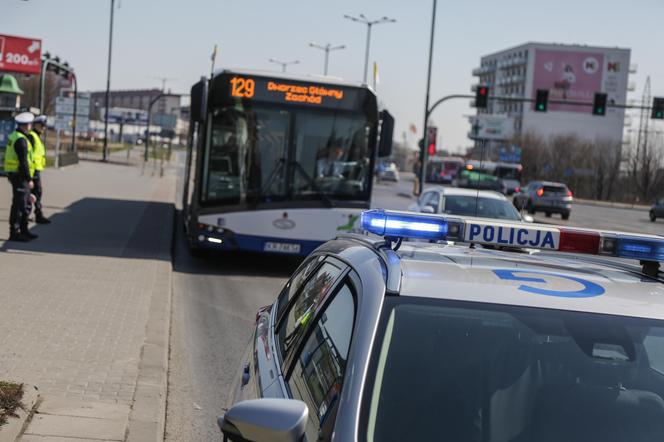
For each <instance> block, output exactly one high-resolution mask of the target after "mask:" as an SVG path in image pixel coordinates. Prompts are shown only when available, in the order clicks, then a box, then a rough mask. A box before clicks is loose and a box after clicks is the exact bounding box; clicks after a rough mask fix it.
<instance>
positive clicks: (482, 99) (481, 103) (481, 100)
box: [475, 86, 489, 109]
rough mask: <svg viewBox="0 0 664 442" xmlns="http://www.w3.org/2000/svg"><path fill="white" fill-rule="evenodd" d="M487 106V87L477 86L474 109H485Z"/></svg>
mask: <svg viewBox="0 0 664 442" xmlns="http://www.w3.org/2000/svg"><path fill="white" fill-rule="evenodd" d="M488 104H489V87H488V86H477V89H476V90H475V107H476V108H478V109H486V108H487V105H488Z"/></svg>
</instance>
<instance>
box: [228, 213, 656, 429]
mask: <svg viewBox="0 0 664 442" xmlns="http://www.w3.org/2000/svg"><path fill="white" fill-rule="evenodd" d="M362 226H363V227H364V228H365V229H366V230H367V231H369V232H371V233H373V234H376V235H379V236H375V237H371V236H369V237H367V236H360V235H348V236H343V237H339V238H337V239H335V240H333V241H330V242H328V243H326V244H324V245H323V246H321V247H320V248H318V249H317V250H316V251H315V252H314V253H313V254H312V255H311V256H310V257H308V258H307V259H306V260H305V261H304V262H303V264H302V265H301V266H300V268H299V269H298V270H297V271H296V272H295V274H294V275H293V277H292V278H291V279H290V281H289V282H288V284H287V285H286V286H285V287H284V289H283V291H282V292H281V294H280V295H279V296H278V298H277V300H276V301H275V303H274V304H273V305H271V306H269V307H266V308H264V309H262V310H261V311H259V313H258V315H257V318H256V331H255V336H254V339H253V342H252V344H251V346H250V348H249V349H248V351H247V353H246V356H245V361H244V366H243V369H242V370H241V372H240V373H239V375H238V377H237V381H236V383H235V385H234V395H233V397H234V401H240V402H237V403H235V404H234V405H233V406H232V408H230V409H229V410H228V411H227V412H226V413H225V414H224V415H223V416H221V417H220V418H219V426H220V428H221V429H222V432H223V434H224V437H225V439H228V440H231V441H245V440H249V441H300V440H307V441H315V440H334V441H356V440H357V441H429V440H444V441H455V442H457V441H464V442H465V441H491V442H508V441H511V442H520V441H528V442H554V441H555V442H561V441H565V442H575V441H579V442H581V441H583V442H588V441H602V442H606V441H612V442H618V441H620V442H624V441H630V442H631V441H638V442H646V441H647V442H661V441H664V278H662V274H661V273H660V272H659V262H661V261H664V237H658V236H644V235H628V234H621V233H616V232H599V231H593V230H585V229H570V228H563V227H553V226H540V225H532V224H522V223H514V224H509V223H498V222H495V223H494V222H492V220H486V219H484V220H477V219H464V218H455V217H446V216H436V215H425V214H412V213H407V212H389V211H381V210H371V211H367V212H365V213H364V214H363V217H362ZM404 238H410V239H415V240H417V239H423V240H426V241H427V242H417V241H414V242H413V241H409V242H404V243H403V244H402V240H403V239H404ZM432 240H433V241H439V242H440V243H431V242H429V241H432ZM482 244H486V245H492V246H496V245H504V246H507V249H508V251H504V250H496V249H488V248H484V247H478V245H482ZM561 251H562V252H571V253H560V252H561ZM623 258H626V259H623ZM255 398H259V399H255ZM245 399H253V400H245Z"/></svg>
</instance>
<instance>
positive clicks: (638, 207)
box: [573, 198, 651, 211]
mask: <svg viewBox="0 0 664 442" xmlns="http://www.w3.org/2000/svg"><path fill="white" fill-rule="evenodd" d="M573 204H580V205H583V206H599V207H613V208H617V209H629V210H639V211H642V210H650V207H651V206H646V205H642V204H628V203H614V202H611V201H596V200H586V199H578V198H574V203H573Z"/></svg>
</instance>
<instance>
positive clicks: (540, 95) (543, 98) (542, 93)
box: [535, 89, 549, 112]
mask: <svg viewBox="0 0 664 442" xmlns="http://www.w3.org/2000/svg"><path fill="white" fill-rule="evenodd" d="M548 105H549V90H548V89H537V95H535V112H546V108H547V107H548Z"/></svg>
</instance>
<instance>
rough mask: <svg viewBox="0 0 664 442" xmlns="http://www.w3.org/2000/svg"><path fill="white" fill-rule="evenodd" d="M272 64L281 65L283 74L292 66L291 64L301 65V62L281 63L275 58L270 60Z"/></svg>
mask: <svg viewBox="0 0 664 442" xmlns="http://www.w3.org/2000/svg"><path fill="white" fill-rule="evenodd" d="M270 63H275V64H278V65H281V72H286V66H288V65H291V64H299V63H300V60H293V61H280V60H276V59H274V58H270Z"/></svg>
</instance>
